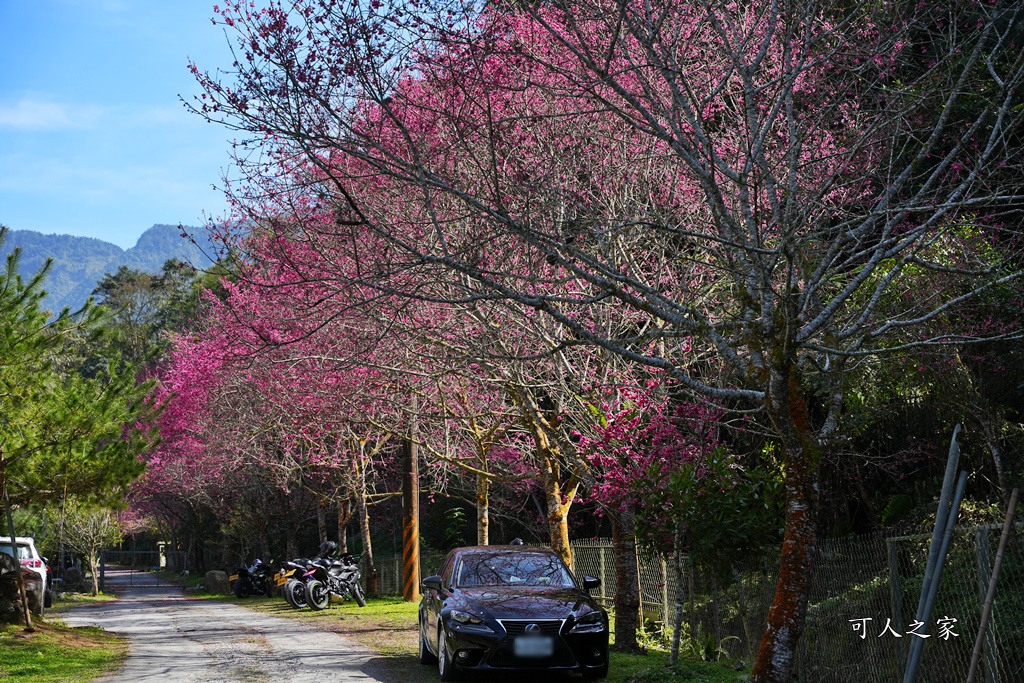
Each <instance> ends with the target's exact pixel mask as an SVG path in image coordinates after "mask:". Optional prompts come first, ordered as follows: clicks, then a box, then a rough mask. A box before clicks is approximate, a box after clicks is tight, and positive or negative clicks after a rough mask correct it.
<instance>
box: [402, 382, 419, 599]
mask: <svg viewBox="0 0 1024 683" xmlns="http://www.w3.org/2000/svg"><path fill="white" fill-rule="evenodd" d="M416 412H417V402H416V395H415V394H413V395H412V401H411V413H412V415H411V418H410V420H409V435H408V437H406V439H405V440H404V441H403V442H402V469H403V478H402V566H403V571H402V578H403V581H402V597H404V598H405V601H406V602H417V601H418V600H419V599H420V470H419V447H418V446H417V445H416V439H417V438H418V437H419V434H418V427H419V425H418V418H417V415H416Z"/></svg>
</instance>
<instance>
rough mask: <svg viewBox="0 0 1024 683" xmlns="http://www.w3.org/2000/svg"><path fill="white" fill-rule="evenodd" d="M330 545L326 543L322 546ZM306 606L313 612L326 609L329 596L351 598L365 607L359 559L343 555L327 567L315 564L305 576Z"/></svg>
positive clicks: (348, 554) (329, 542) (346, 554)
mask: <svg viewBox="0 0 1024 683" xmlns="http://www.w3.org/2000/svg"><path fill="white" fill-rule="evenodd" d="M327 544H331V545H333V543H331V541H328V542H327V543H325V544H324V545H327ZM305 577H306V585H305V589H306V604H308V605H309V607H310V608H312V609H314V610H322V609H326V608H327V605H329V604H330V602H331V595H337V596H339V597H345V596H348V595H351V596H352V599H353V600H355V601H356V604H358V605H359V606H360V607H366V597H365V596H364V595H363V588H362V586H361V585H360V584H359V579H360V578H361V574H360V572H359V558H358V557H355V556H353V555H352V554H351V553H345V554H344V555H342V556H341V557H340V558H339V559H337V560H333V561H332V562H330V564H329V565H327V566H325V565H323V564H317V565H314V566H313V567H310V569H309V570H308V571H307V572H306V574H305Z"/></svg>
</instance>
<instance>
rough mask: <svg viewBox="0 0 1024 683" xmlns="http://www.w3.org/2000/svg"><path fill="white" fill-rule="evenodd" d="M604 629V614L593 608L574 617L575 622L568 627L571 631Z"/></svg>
mask: <svg viewBox="0 0 1024 683" xmlns="http://www.w3.org/2000/svg"><path fill="white" fill-rule="evenodd" d="M601 630H604V615H603V614H602V613H601V611H600V610H594V611H592V612H587V613H586V614H581V615H580V616H579V617H577V618H576V623H575V624H573V627H572V628H571V629H570V633H571V632H572V631H577V632H579V631H601Z"/></svg>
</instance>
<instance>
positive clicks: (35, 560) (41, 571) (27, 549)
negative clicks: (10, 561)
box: [0, 536, 53, 607]
mask: <svg viewBox="0 0 1024 683" xmlns="http://www.w3.org/2000/svg"><path fill="white" fill-rule="evenodd" d="M14 544H15V546H17V549H18V559H19V560H21V567H22V569H27V570H29V571H31V572H34V573H36V574H38V575H39V580H40V581H42V582H43V604H44V605H45V606H46V607H49V606H50V604H51V602H52V601H53V597H52V594H51V593H50V581H49V574H50V568H49V567H47V566H46V562H45V561H43V558H42V557H40V556H39V551H38V550H36V542H35V539H33V538H30V537H27V536H16V537H15V538H14ZM0 553H3V554H4V555H10V554H11V537H10V536H0Z"/></svg>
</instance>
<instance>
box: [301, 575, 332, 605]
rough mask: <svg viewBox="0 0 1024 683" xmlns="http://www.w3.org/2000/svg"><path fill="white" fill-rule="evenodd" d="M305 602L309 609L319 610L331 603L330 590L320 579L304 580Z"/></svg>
mask: <svg viewBox="0 0 1024 683" xmlns="http://www.w3.org/2000/svg"><path fill="white" fill-rule="evenodd" d="M306 603H307V604H308V605H309V607H310V609H315V610H317V611H320V610H322V609H327V606H328V605H329V604H331V592H330V591H329V590H327V586H325V585H324V584H323V582H322V581H317V580H316V579H310V580H309V581H307V582H306Z"/></svg>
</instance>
